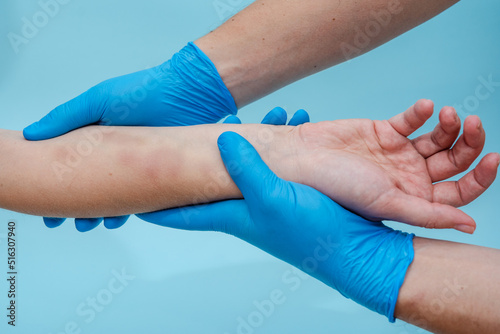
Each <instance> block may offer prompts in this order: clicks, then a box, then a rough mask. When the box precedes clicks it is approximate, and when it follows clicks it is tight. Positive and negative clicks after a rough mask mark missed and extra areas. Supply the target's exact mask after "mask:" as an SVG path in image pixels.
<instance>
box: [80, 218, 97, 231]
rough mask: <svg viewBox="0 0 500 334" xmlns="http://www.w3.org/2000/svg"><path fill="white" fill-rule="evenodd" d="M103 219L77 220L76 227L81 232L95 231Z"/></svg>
mask: <svg viewBox="0 0 500 334" xmlns="http://www.w3.org/2000/svg"><path fill="white" fill-rule="evenodd" d="M102 220H103V218H76V219H75V227H76V229H77V230H78V231H79V232H88V231H90V230H93V229H94V228H96V227H97V226H99V224H100V223H101V222H102Z"/></svg>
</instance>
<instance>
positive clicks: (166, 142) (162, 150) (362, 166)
mask: <svg viewBox="0 0 500 334" xmlns="http://www.w3.org/2000/svg"><path fill="white" fill-rule="evenodd" d="M432 110H433V104H432V102H431V101H429V100H420V101H418V102H417V103H416V104H415V105H414V106H412V107H410V108H409V109H408V110H407V111H406V112H404V113H402V114H400V115H397V116H395V117H393V118H391V119H390V120H387V121H371V120H356V119H354V120H339V121H333V122H321V123H317V124H311V123H308V124H304V125H301V126H297V127H288V126H280V127H273V126H264V125H257V124H247V125H230V124H215V125H201V126H196V127H186V128H184V127H172V128H136V127H132V128H130V127H129V128H114V127H89V128H84V129H81V130H77V131H75V132H72V133H69V134H67V135H65V136H63V137H60V138H54V139H50V140H48V141H44V142H34V143H32V142H27V141H24V140H23V139H22V135H21V134H20V133H18V132H14V131H5V132H4V133H3V138H4V140H3V143H4V144H3V146H2V148H1V150H2V156H4V157H9V159H8V160H5V161H4V162H3V163H1V164H0V168H1V170H2V182H1V185H2V187H3V192H2V193H3V194H5V195H4V196H2V198H1V204H2V207H4V208H6V209H10V210H14V211H20V212H25V213H29V214H35V215H43V216H53V217H61V216H62V217H64V216H76V217H82V218H90V217H99V216H114V215H123V214H133V213H138V212H149V211H155V210H160V209H165V208H172V207H179V206H185V205H189V204H194V203H195V202H211V201H218V200H224V199H229V198H239V197H240V196H241V194H240V192H239V190H238V189H237V187H236V186H235V185H234V183H232V182H231V181H230V178H229V176H228V175H227V173H225V168H224V166H223V164H222V161H221V159H220V157H219V156H218V154H217V152H218V148H217V146H216V144H215V143H216V140H217V138H218V136H219V135H220V134H221V133H222V132H224V131H235V132H238V133H240V134H241V135H243V136H245V137H246V138H247V139H248V140H249V141H250V142H251V143H252V144H253V145H254V146H255V147H256V149H257V150H258V151H259V153H260V154H261V155H262V157H263V159H264V161H266V163H268V164H269V166H270V167H271V168H272V169H273V170H274V171H275V172H276V173H277V175H278V176H280V177H282V178H284V179H287V180H290V181H295V182H298V183H303V184H306V185H309V186H312V187H313V188H316V189H317V190H319V191H321V192H323V193H324V194H326V195H328V196H330V197H331V198H332V199H333V200H335V201H337V202H338V203H339V204H342V205H344V206H346V207H348V208H350V209H352V210H354V211H356V212H358V213H359V214H361V215H363V216H365V217H367V218H369V219H392V220H397V221H401V222H405V223H409V224H413V225H418V226H424V227H429V228H456V229H458V230H460V231H463V232H467V233H472V232H473V231H474V229H475V222H474V220H473V219H472V218H471V217H469V216H468V215H466V214H465V213H464V212H462V211H461V210H459V209H457V208H456V207H459V206H462V205H465V204H467V203H469V202H471V201H472V200H474V199H475V198H477V197H478V196H479V195H480V194H481V193H483V192H484V191H485V190H486V189H487V188H488V187H489V186H490V185H491V183H492V182H493V181H494V179H495V176H496V170H497V167H498V163H499V161H500V156H499V155H498V154H489V155H487V156H485V157H484V158H483V159H482V160H481V162H480V163H479V164H478V166H477V167H476V168H475V169H474V170H472V171H471V172H469V173H468V174H467V175H466V176H464V177H463V178H462V179H460V180H459V181H457V182H454V181H453V182H452V181H450V182H444V183H438V184H433V182H437V181H442V180H445V179H447V178H449V177H452V176H454V175H456V174H458V173H460V172H462V171H464V170H466V169H467V168H468V167H469V166H470V165H471V164H472V162H473V161H474V160H475V159H476V158H477V157H478V155H479V154H480V153H481V151H482V148H483V145H484V140H485V134H484V130H483V129H482V127H481V122H480V120H479V118H477V117H469V118H468V119H467V120H466V121H465V126H464V134H463V135H462V136H461V137H460V138H459V139H458V141H457V143H456V144H455V145H454V146H453V147H452V148H450V147H451V145H452V144H453V142H454V141H455V139H456V137H457V135H458V133H459V129H460V120H459V119H458V116H457V115H456V113H455V111H454V110H453V108H450V107H445V108H443V110H442V111H441V113H440V123H439V124H438V126H437V127H436V128H435V130H434V131H433V132H431V133H429V134H426V135H423V136H421V137H418V138H416V139H414V140H409V139H408V138H407V136H408V135H410V134H411V133H412V132H413V131H415V130H416V129H418V128H419V127H420V126H421V125H422V124H423V123H424V122H425V121H426V120H427V119H428V118H429V117H430V116H431V114H432ZM33 161H36V163H32V162H33ZM354 166H355V168H354ZM138 185H140V186H138ZM131 186H132V187H131ZM131 188H132V189H131ZM166 189H168V191H166ZM199 189H202V191H201V192H200V191H199ZM40 195H43V196H40ZM193 198H195V201H193Z"/></svg>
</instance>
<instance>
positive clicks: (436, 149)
mask: <svg viewBox="0 0 500 334" xmlns="http://www.w3.org/2000/svg"><path fill="white" fill-rule="evenodd" d="M432 112H433V103H432V102H431V101H429V100H420V101H418V102H417V103H416V104H415V105H414V106H412V107H411V108H409V109H408V110H407V111H405V112H404V113H401V114H399V115H397V116H394V117H392V118H391V119H389V120H385V121H371V120H358V119H352V120H339V121H333V122H320V123H316V124H312V123H310V124H305V125H303V126H301V127H300V128H297V131H296V133H295V136H296V142H297V143H298V144H297V150H298V152H297V155H298V158H297V161H298V163H299V167H298V170H299V175H302V176H303V178H302V180H300V183H304V184H308V185H310V186H312V187H314V188H316V189H318V190H319V191H321V192H323V193H324V194H326V195H328V196H330V198H332V199H333V200H334V201H336V202H338V203H339V204H341V205H343V206H345V207H348V208H350V209H352V210H354V211H355V212H357V213H359V214H361V215H362V216H364V217H366V218H368V219H371V220H381V219H391V220H396V221H400V222H404V223H408V224H412V225H417V226H423V227H427V228H455V229H457V230H460V231H463V232H467V233H472V232H473V231H474V229H475V222H474V220H473V219H472V218H471V217H469V216H468V215H467V214H465V213H464V212H462V211H461V210H459V209H457V208H456V207H459V206H463V205H466V204H468V203H470V202H471V201H473V200H474V199H476V198H477V197H478V196H479V195H481V194H482V193H483V192H484V191H485V190H486V189H487V188H488V187H489V186H490V185H491V184H492V183H493V181H494V179H495V177H496V172H497V168H498V164H499V161H500V156H499V155H498V154H488V155H486V156H485V157H484V158H483V159H482V160H481V161H480V162H479V164H478V165H477V166H476V168H474V169H473V170H472V171H470V172H469V173H468V174H467V175H465V176H464V177H462V178H461V179H460V180H458V181H447V182H441V183H436V182H440V181H444V180H446V179H448V178H450V177H453V176H455V175H457V174H459V173H461V172H463V171H465V170H467V169H468V168H469V167H470V165H471V164H472V163H473V162H474V160H475V159H476V158H477V157H478V156H479V154H480V153H481V151H482V149H483V146H484V141H485V133H484V130H483V128H482V126H481V121H480V119H479V118H478V117H477V116H470V117H468V118H467V119H466V120H465V123H464V132H463V134H462V135H461V136H460V138H459V139H458V140H457V141H456V143H455V145H453V143H454V142H455V140H456V138H457V136H458V134H459V132H460V119H459V118H458V116H457V114H456V112H455V110H454V109H453V108H451V107H445V108H443V109H442V110H441V113H440V115H439V119H440V122H439V124H438V126H437V127H436V128H435V129H434V131H432V132H431V133H427V134H424V135H422V136H419V137H417V138H415V139H413V140H410V139H409V138H408V136H409V135H411V134H412V133H413V132H414V131H415V130H417V129H418V128H420V127H421V126H422V125H423V124H424V123H425V122H426V121H427V120H428V119H429V118H430V116H431V115H432ZM452 145H453V147H452Z"/></svg>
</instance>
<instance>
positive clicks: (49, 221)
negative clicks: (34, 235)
mask: <svg viewBox="0 0 500 334" xmlns="http://www.w3.org/2000/svg"><path fill="white" fill-rule="evenodd" d="M65 220H66V218H49V217H43V222H44V223H45V226H47V227H48V228H54V227H58V226H61V224H62V223H64V221H65Z"/></svg>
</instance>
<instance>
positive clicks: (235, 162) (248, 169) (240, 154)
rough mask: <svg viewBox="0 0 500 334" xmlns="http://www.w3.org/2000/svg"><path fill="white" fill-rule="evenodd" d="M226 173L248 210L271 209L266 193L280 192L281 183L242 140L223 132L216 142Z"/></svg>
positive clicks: (230, 133)
mask: <svg viewBox="0 0 500 334" xmlns="http://www.w3.org/2000/svg"><path fill="white" fill-rule="evenodd" d="M217 144H218V146H219V150H220V154H221V157H222V160H223V162H224V165H225V166H226V169H227V171H228V173H229V175H230V176H231V178H232V179H233V181H234V183H235V184H236V186H237V187H238V188H239V189H240V191H241V193H242V194H243V197H244V198H245V201H246V202H247V204H248V206H249V207H255V205H257V206H260V207H262V206H272V204H273V203H271V202H272V201H268V197H269V192H271V193H272V192H274V191H275V190H279V189H281V188H282V187H281V182H283V180H281V179H280V178H278V177H277V176H276V174H274V173H273V171H271V169H269V167H268V166H267V165H266V164H265V162H264V161H263V160H262V158H261V157H260V155H259V153H257V151H256V150H255V148H254V147H253V146H252V145H251V144H250V143H249V142H248V141H247V140H246V139H245V138H243V137H242V136H240V135H239V134H237V133H234V132H224V133H223V134H221V135H220V136H219V139H218V140H217Z"/></svg>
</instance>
